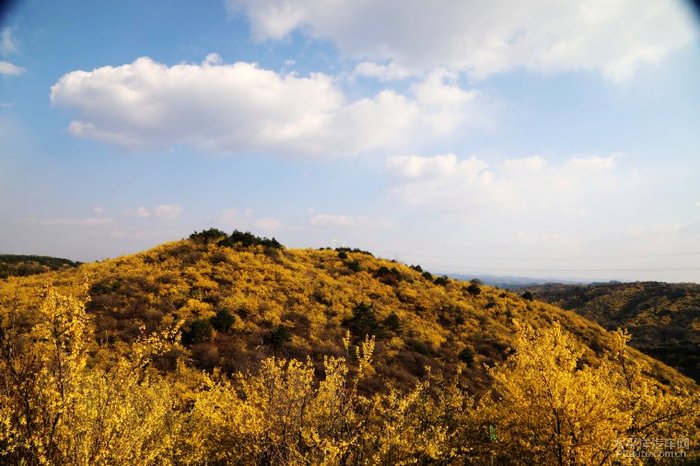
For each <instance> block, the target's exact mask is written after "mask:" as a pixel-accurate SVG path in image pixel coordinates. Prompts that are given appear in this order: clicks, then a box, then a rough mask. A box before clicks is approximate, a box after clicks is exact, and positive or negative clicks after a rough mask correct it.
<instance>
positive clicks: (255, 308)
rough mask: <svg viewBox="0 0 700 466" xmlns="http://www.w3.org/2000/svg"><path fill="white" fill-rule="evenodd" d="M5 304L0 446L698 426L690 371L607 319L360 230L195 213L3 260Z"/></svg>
mask: <svg viewBox="0 0 700 466" xmlns="http://www.w3.org/2000/svg"><path fill="white" fill-rule="evenodd" d="M69 296H72V297H69ZM0 309H2V318H3V321H2V323H3V326H2V329H3V330H2V332H1V333H0V337H1V339H0V342H1V343H2V345H1V346H2V355H1V356H2V358H0V375H1V377H0V383H1V384H2V387H3V391H2V395H0V399H1V400H2V410H1V411H0V415H1V417H0V458H5V459H7V460H12V461H19V460H20V459H23V460H24V461H26V464H65V463H66V462H72V463H75V464H134V461H136V462H137V463H139V464H231V463H234V464H399V463H405V464H409V463H418V464H430V463H438V464H488V463H489V462H491V463H492V464H570V463H571V464H573V463H575V464H636V463H634V457H633V456H630V457H625V456H624V453H625V451H626V450H625V449H628V448H629V445H627V446H625V445H622V444H621V443H620V442H623V441H625V439H629V438H638V437H640V438H641V437H644V438H647V437H650V438H657V437H658V438H683V439H687V438H692V439H693V442H695V439H696V438H697V437H696V436H697V432H698V431H697V427H698V417H697V412H698V407H699V406H700V405H699V404H698V396H697V385H695V384H694V383H693V382H692V381H691V380H690V379H688V378H686V377H684V376H682V375H681V374H679V373H678V372H676V371H675V370H673V369H671V368H669V367H667V366H665V365H664V364H662V363H660V362H657V361H654V360H652V359H650V358H649V357H647V356H644V355H642V354H641V353H639V352H637V351H636V350H633V349H630V348H628V347H626V346H625V343H626V341H627V336H626V335H625V334H624V333H621V332H617V333H609V332H607V331H605V330H604V329H603V328H602V327H600V326H599V325H597V324H595V323H592V322H589V321H587V320H586V319H584V318H582V317H581V316H579V315H577V314H575V313H573V312H571V311H566V310H562V309H560V308H557V307H555V306H551V305H548V304H545V303H542V302H538V301H529V300H526V299H523V298H521V297H519V296H518V295H517V294H514V293H510V292H506V291H503V290H500V289H497V288H493V287H489V286H485V285H481V284H479V283H477V282H460V281H455V280H451V279H448V278H447V277H442V276H433V275H431V274H430V273H429V272H428V271H424V270H422V269H421V268H420V267H419V266H417V265H413V266H407V265H404V264H400V263H396V262H393V261H388V260H383V259H378V258H375V257H374V256H373V255H372V254H370V253H369V252H365V251H360V250H350V249H347V248H346V249H338V250H332V249H321V250H311V249H304V250H292V249H285V248H284V247H283V246H282V245H280V244H279V243H277V242H276V241H275V240H267V239H261V238H258V237H255V236H253V235H250V234H243V233H239V232H234V234H233V235H226V234H224V233H222V232H219V231H218V230H207V231H204V232H201V233H196V234H193V235H192V236H191V237H190V238H189V239H186V240H183V241H177V242H173V243H168V244H164V245H161V246H158V247H156V248H153V249H151V250H148V251H145V252H142V253H140V254H135V255H131V256H124V257H120V258H116V259H110V260H106V261H102V262H96V263H88V264H83V265H81V266H80V267H78V268H75V269H65V270H61V271H57V272H50V273H46V274H40V275H33V276H29V277H10V278H8V279H7V280H6V281H3V282H0ZM202 370H203V371H202ZM564 422H565V423H566V425H564V424H562V423H564ZM137 426H138V427H137ZM684 445H685V444H684ZM694 445H695V444H694V443H693V448H694ZM659 448H661V447H659ZM683 452H684V454H686V456H687V457H688V458H693V457H694V456H693V455H695V450H693V449H690V450H688V446H685V447H684V449H683ZM627 453H629V452H627ZM3 455H4V456H3Z"/></svg>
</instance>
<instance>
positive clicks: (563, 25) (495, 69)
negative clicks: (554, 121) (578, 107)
mask: <svg viewBox="0 0 700 466" xmlns="http://www.w3.org/2000/svg"><path fill="white" fill-rule="evenodd" d="M226 4H227V6H228V8H229V10H230V11H231V12H232V14H244V15H246V16H247V18H248V20H249V22H250V24H251V28H252V33H253V36H254V38H255V39H257V40H278V39H282V38H285V37H286V36H288V35H289V34H290V33H291V32H293V31H295V30H300V31H301V32H302V33H304V34H306V35H308V36H311V37H314V38H323V39H327V40H330V41H332V42H333V43H334V44H336V45H337V47H338V48H339V50H340V51H341V53H343V54H345V55H348V56H351V57H354V58H356V59H358V60H370V61H375V62H380V63H381V64H382V65H384V67H382V66H381V65H377V66H375V67H371V66H369V65H367V64H365V65H363V66H362V68H363V70H361V71H364V72H365V73H370V74H377V75H379V76H383V77H386V76H391V75H394V76H396V75H397V74H396V70H412V71H413V72H414V73H421V72H423V71H425V70H428V69H432V68H434V67H436V66H446V67H449V68H451V69H453V70H462V71H465V72H467V73H469V75H470V76H471V77H472V78H474V79H481V78H485V77H487V76H490V75H492V74H495V73H503V72H507V71H510V70H513V69H516V68H524V69H528V70H534V71H538V72H545V73H547V72H562V71H578V70H590V71H596V72H600V73H602V74H603V75H605V76H606V77H608V78H610V79H613V80H622V79H625V78H626V77H628V76H629V75H631V74H632V73H634V71H635V70H636V69H637V68H638V67H639V66H641V65H643V64H645V63H653V62H656V61H658V60H660V59H661V58H663V56H664V55H666V54H667V53H669V52H670V51H672V50H674V49H676V48H679V47H681V46H683V45H684V44H686V43H688V42H690V41H691V40H692V39H693V38H694V37H696V34H697V33H696V31H695V28H694V25H693V24H692V18H690V17H689V16H690V14H689V12H687V11H685V9H684V8H683V4H682V3H681V2H680V1H676V0H593V1H551V0H528V1H512V0H490V1H488V2H482V1H478V0H445V1H441V2H438V3H435V2H426V1H422V0H371V1H370V0H338V1H334V2H324V1H318V0H298V1H295V2H289V1H287V0H227V1H226ZM339 12H342V13H341V14H339ZM387 62H388V65H387ZM401 74H402V73H399V74H398V76H401Z"/></svg>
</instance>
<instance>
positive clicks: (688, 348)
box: [521, 282, 700, 382]
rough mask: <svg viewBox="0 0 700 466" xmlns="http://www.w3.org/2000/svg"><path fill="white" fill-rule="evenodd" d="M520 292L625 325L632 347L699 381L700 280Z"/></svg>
mask: <svg viewBox="0 0 700 466" xmlns="http://www.w3.org/2000/svg"><path fill="white" fill-rule="evenodd" d="M521 291H530V292H531V293H532V295H533V296H534V297H535V298H536V299H540V300H543V301H546V302H548V303H550V304H554V305H556V306H560V307H562V308H564V309H570V310H574V311H576V312H578V313H579V314H580V315H582V316H584V317H585V318H587V319H590V320H592V321H594V322H597V323H599V324H600V325H602V326H603V327H604V328H606V329H608V330H614V329H616V328H627V329H628V330H629V332H630V334H631V335H632V340H631V342H630V344H631V345H632V346H633V347H635V348H637V349H638V350H640V351H642V352H643V353H645V354H648V355H649V356H652V357H654V358H656V359H658V360H660V361H663V362H665V363H666V364H668V365H669V366H672V367H675V368H677V369H678V370H679V371H681V372H682V373H684V374H685V375H687V376H689V377H692V378H693V379H694V380H695V381H696V382H699V381H700V285H698V284H694V283H661V282H636V283H595V284H590V285H585V286H584V285H562V284H548V285H542V286H536V287H530V288H527V289H524V290H521Z"/></svg>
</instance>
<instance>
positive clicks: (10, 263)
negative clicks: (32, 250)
mask: <svg viewBox="0 0 700 466" xmlns="http://www.w3.org/2000/svg"><path fill="white" fill-rule="evenodd" d="M78 265H80V262H74V261H71V260H68V259H60V258H57V257H47V256H26V255H17V254H0V280H2V279H5V278H7V277H26V276H27V275H35V274H38V273H44V272H49V271H51V270H60V269H64V268H70V267H77V266H78Z"/></svg>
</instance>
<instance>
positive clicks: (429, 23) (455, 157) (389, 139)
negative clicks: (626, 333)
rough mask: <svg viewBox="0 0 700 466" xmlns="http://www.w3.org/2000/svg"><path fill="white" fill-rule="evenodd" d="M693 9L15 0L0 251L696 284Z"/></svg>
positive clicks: (0, 69) (699, 159)
mask: <svg viewBox="0 0 700 466" xmlns="http://www.w3.org/2000/svg"><path fill="white" fill-rule="evenodd" d="M689 5H690V3H685V2H681V1H673V0H664V1H657V0H643V1H636V2H633V1H632V0H616V1H610V2H595V3H590V2H569V3H560V4H551V3H549V2H544V1H539V0H537V1H535V0H533V1H526V2H509V1H505V0H503V1H501V0H498V1H494V2H489V3H488V4H487V5H484V4H479V3H478V2H471V1H467V2H464V1H447V2H443V3H441V4H440V6H439V7H438V6H436V5H429V4H427V3H425V2H413V1H409V2H398V1H394V0H381V1H375V2H351V1H349V0H348V1H343V2H340V3H338V2H335V3H334V6H333V8H329V7H328V6H326V4H324V3H323V2H320V3H319V2H312V1H298V2H292V3H289V2H284V1H282V0H264V1H253V0H216V1H211V2H206V3H202V4H199V3H197V4H195V3H192V2H185V1H173V2H170V3H169V4H168V5H165V4H151V3H143V2H137V1H135V0H131V1H125V2H119V4H111V5H104V4H98V3H96V2H88V1H84V0H76V1H74V2H70V3H68V4H62V5H58V4H56V3H46V2H40V3H36V2H21V1H20V2H16V4H15V7H14V9H12V10H11V11H9V12H8V14H7V15H6V17H5V18H4V19H3V22H2V24H1V25H0V142H1V143H2V150H0V218H2V224H3V228H2V229H0V251H1V252H3V253H10V254H37V255H50V256H56V257H65V258H69V259H73V260H80V261H93V260H99V259H103V258H107V257H115V256H118V255H122V254H127V253H133V252H137V251H141V250H145V249H148V248H150V247H153V246H156V245H157V244H159V243H161V242H165V241H173V240H177V239H180V238H184V237H187V236H188V235H189V234H190V233H192V232H193V231H195V230H201V229H204V228H209V227H210V226H213V227H217V228H221V229H223V230H225V231H228V232H230V231H232V230H233V229H239V230H250V231H252V232H254V233H255V234H258V235H260V236H274V237H276V238H277V239H279V240H280V242H282V243H283V244H285V245H286V246H288V247H324V246H341V245H346V246H350V247H353V248H354V247H358V248H361V249H367V250H370V251H372V252H374V253H375V254H377V255H380V256H382V257H386V258H389V259H397V260H400V261H402V262H405V263H408V264H421V265H422V266H423V267H424V268H426V269H429V270H434V271H439V272H451V273H463V274H471V273H474V274H489V275H507V276H518V277H520V276H522V277H533V278H558V279H562V280H572V281H577V280H580V281H587V280H600V281H608V280H621V281H636V280H658V281H668V282H696V283H700V265H699V264H700V261H698V259H699V258H700V183H698V179H699V177H698V175H699V174H700V153H698V151H699V150H700V131H698V128H700V105H698V102H700V87H698V85H697V83H698V82H700V40H699V39H700V34H699V28H698V21H697V18H696V16H695V15H694V14H693V12H692V11H691V7H690V6H689ZM341 11H342V13H341Z"/></svg>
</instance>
